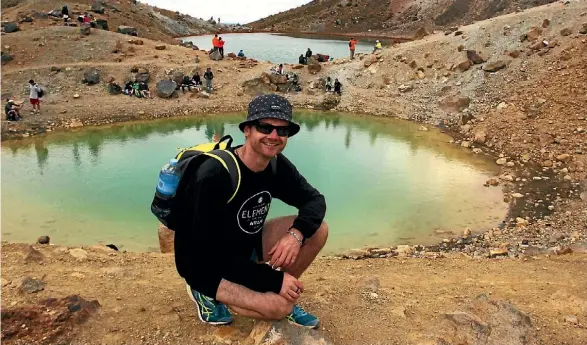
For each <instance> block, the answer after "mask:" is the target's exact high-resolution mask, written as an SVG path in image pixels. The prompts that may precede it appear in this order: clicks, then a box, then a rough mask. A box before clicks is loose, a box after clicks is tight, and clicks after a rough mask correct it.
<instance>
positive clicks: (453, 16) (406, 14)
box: [249, 0, 554, 35]
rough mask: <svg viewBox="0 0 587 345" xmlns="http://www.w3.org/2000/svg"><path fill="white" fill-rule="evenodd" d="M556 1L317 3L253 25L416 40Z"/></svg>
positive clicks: (369, 0) (354, 0)
mask: <svg viewBox="0 0 587 345" xmlns="http://www.w3.org/2000/svg"><path fill="white" fill-rule="evenodd" d="M553 1H554V0H389V1H379V0H313V1H311V2H310V3H308V4H306V5H303V6H300V7H297V8H294V9H291V10H289V11H285V12H281V13H278V14H275V15H271V16H269V17H267V18H263V19H260V20H258V21H255V22H253V23H250V24H249V25H250V26H252V27H253V28H254V29H255V30H263V31H273V32H321V33H362V34H367V33H369V34H374V35H375V34H376V35H411V34H413V33H414V32H415V31H416V30H417V29H418V28H421V27H424V28H426V29H427V30H433V29H441V30H443V29H447V28H450V27H455V26H459V25H466V24H471V23H473V22H476V21H479V20H484V19H488V18H492V17H495V16H499V15H502V14H506V13H511V12H515V11H519V10H523V9H526V8H530V7H534V6H539V5H543V4H547V3H550V2H553Z"/></svg>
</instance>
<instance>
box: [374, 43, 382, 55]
mask: <svg viewBox="0 0 587 345" xmlns="http://www.w3.org/2000/svg"><path fill="white" fill-rule="evenodd" d="M382 49H383V47H382V46H381V42H379V40H377V41H375V46H374V47H373V54H375V52H376V51H378V50H382Z"/></svg>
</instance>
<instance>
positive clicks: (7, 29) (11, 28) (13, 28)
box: [2, 22, 19, 34]
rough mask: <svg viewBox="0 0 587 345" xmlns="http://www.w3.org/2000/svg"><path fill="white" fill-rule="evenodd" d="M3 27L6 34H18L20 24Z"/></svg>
mask: <svg viewBox="0 0 587 345" xmlns="http://www.w3.org/2000/svg"><path fill="white" fill-rule="evenodd" d="M2 27H3V28H4V32H6V33H7V34H8V33H11V32H16V31H18V30H19V29H18V24H16V23H13V22H10V23H4V24H2Z"/></svg>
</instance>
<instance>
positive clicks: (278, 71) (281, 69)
mask: <svg viewBox="0 0 587 345" xmlns="http://www.w3.org/2000/svg"><path fill="white" fill-rule="evenodd" d="M277 74H284V71H283V64H282V63H280V64H279V67H277Z"/></svg>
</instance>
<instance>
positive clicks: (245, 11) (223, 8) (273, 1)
mask: <svg viewBox="0 0 587 345" xmlns="http://www.w3.org/2000/svg"><path fill="white" fill-rule="evenodd" d="M141 2H143V3H147V4H149V5H151V6H157V7H159V8H164V9H168V10H172V11H179V12H181V13H185V14H189V15H191V16H193V17H196V18H204V19H208V18H210V17H214V19H217V18H218V17H220V21H221V22H223V23H240V24H245V23H250V22H253V21H255V20H257V19H260V18H264V17H267V16H269V15H271V14H275V13H278V12H281V11H286V10H289V9H291V8H294V7H298V6H300V5H303V4H306V3H308V2H310V0H216V1H211V0H172V1H170V0H141Z"/></svg>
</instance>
